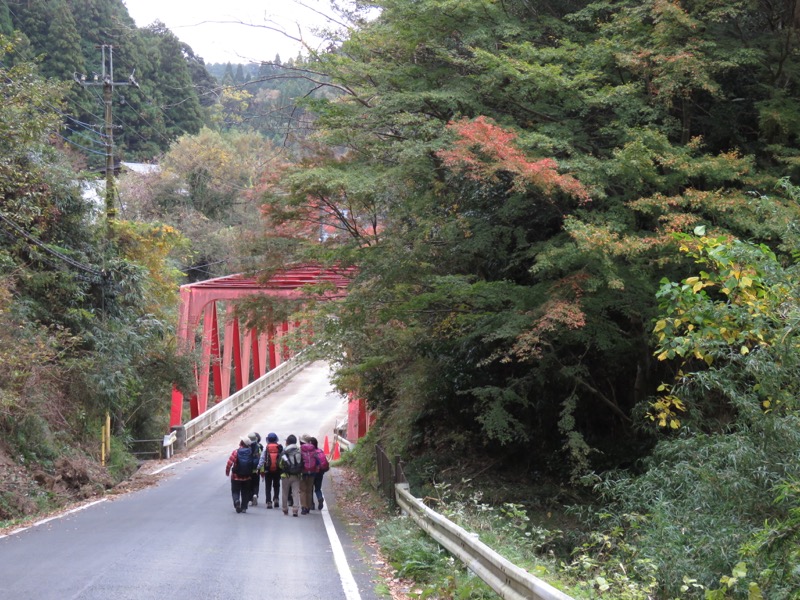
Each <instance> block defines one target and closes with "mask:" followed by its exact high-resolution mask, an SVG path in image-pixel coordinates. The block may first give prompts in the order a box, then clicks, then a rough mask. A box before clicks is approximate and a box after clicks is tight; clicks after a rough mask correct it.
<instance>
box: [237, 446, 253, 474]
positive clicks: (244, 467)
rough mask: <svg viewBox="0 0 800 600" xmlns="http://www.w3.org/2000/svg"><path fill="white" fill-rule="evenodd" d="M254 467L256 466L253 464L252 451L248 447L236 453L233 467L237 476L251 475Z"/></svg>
mask: <svg viewBox="0 0 800 600" xmlns="http://www.w3.org/2000/svg"><path fill="white" fill-rule="evenodd" d="M255 466H256V465H255V464H253V451H252V450H251V449H250V447H249V446H247V447H244V448H239V449H238V450H237V451H236V465H235V466H234V470H235V472H236V474H237V475H252V474H253V468H254V467H255Z"/></svg>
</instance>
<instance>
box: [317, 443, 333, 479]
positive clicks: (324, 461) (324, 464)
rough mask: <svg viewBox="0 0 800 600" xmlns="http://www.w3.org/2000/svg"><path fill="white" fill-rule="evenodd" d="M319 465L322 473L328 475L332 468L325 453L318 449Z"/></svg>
mask: <svg viewBox="0 0 800 600" xmlns="http://www.w3.org/2000/svg"><path fill="white" fill-rule="evenodd" d="M317 463H318V464H319V472H320V473H327V472H328V471H329V470H330V468H331V465H330V463H329V462H328V457H327V456H325V453H324V452H323V451H322V450H320V449H319V448H317Z"/></svg>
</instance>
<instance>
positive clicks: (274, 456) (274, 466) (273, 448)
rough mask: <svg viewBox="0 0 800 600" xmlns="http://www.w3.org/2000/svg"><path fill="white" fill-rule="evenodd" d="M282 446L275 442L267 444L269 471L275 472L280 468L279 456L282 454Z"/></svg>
mask: <svg viewBox="0 0 800 600" xmlns="http://www.w3.org/2000/svg"><path fill="white" fill-rule="evenodd" d="M280 453H281V452H280V448H279V447H278V444H276V443H275V442H272V443H269V444H267V460H266V463H267V471H269V472H270V473H275V472H276V471H277V470H278V457H279V456H280Z"/></svg>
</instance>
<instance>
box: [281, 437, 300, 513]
mask: <svg viewBox="0 0 800 600" xmlns="http://www.w3.org/2000/svg"><path fill="white" fill-rule="evenodd" d="M278 465H279V466H280V468H281V508H282V509H283V514H284V515H288V514H289V494H292V495H293V497H294V498H299V497H300V475H301V473H302V472H303V457H302V456H301V455H300V448H299V447H298V445H297V437H295V436H294V435H292V434H290V435H288V436H287V437H286V446H285V447H284V449H283V453H282V454H281V459H280V462H279V463H278ZM297 512H298V506H297V504H296V503H294V504H293V506H292V516H293V517H296V516H297Z"/></svg>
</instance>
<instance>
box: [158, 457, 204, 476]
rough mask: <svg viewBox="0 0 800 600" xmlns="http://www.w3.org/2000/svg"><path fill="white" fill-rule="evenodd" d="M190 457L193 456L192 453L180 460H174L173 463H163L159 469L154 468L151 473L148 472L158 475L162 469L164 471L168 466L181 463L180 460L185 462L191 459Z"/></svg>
mask: <svg viewBox="0 0 800 600" xmlns="http://www.w3.org/2000/svg"><path fill="white" fill-rule="evenodd" d="M192 458H194V455H192V456H187V457H186V458H184V459H182V460H179V461H176V462H174V463H170V464H168V465H164V466H163V467H161V468H159V469H156V470H155V471H153V472H152V473H150V474H151V475H158V474H159V473H161V472H162V471H166V470H167V469H170V468H172V467H174V466H175V465H179V464H181V463H182V462H186V461H187V460H191V459H192Z"/></svg>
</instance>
